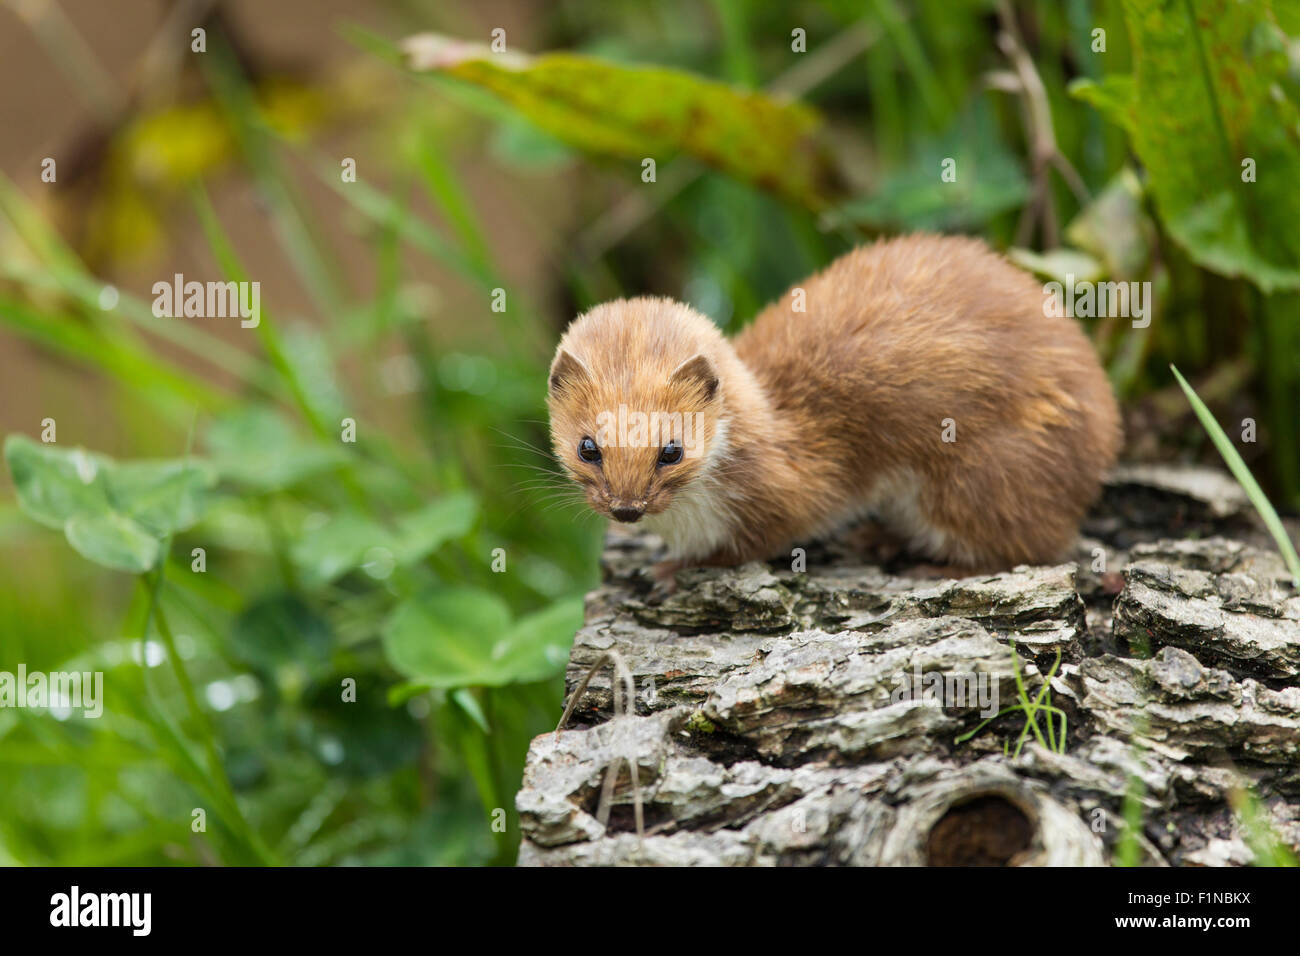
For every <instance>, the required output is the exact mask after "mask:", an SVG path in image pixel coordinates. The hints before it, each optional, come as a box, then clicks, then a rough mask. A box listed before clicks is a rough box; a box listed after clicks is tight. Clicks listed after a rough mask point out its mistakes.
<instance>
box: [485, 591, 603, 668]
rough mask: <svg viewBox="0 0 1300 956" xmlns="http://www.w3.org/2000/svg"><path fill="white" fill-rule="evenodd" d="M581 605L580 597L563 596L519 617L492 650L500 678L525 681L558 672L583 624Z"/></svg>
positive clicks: (566, 660) (566, 659) (565, 661)
mask: <svg viewBox="0 0 1300 956" xmlns="http://www.w3.org/2000/svg"><path fill="white" fill-rule="evenodd" d="M582 606H583V602H582V598H581V597H573V598H566V599H564V600H561V601H556V602H555V603H554V604H552V605H550V606H549V607H546V608H543V609H542V610H540V611H537V612H536V613H534V614H529V615H528V616H526V617H523V618H520V619H519V621H517V622H516V623H515V625H514V627H512V628H511V629H510V633H509V634H507V635H506V637H505V639H504V640H502V641H501V642H500V643H499V644H498V645H497V646H496V647H494V648H493V649H492V656H493V658H495V659H496V661H497V663H498V665H499V667H500V672H501V675H502V677H503V678H506V679H508V680H509V681H512V682H513V681H518V682H521V683H527V682H529V681H538V680H545V679H546V678H548V677H554V676H555V675H556V674H559V673H561V672H562V671H563V670H564V665H565V664H566V663H567V662H568V660H569V649H570V648H571V647H572V646H573V635H574V634H576V633H577V631H578V628H580V627H581V626H582Z"/></svg>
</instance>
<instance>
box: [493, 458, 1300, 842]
mask: <svg viewBox="0 0 1300 956" xmlns="http://www.w3.org/2000/svg"><path fill="white" fill-rule="evenodd" d="M1099 556H1101V557H1099ZM658 557H659V555H658V554H657V553H656V542H654V541H653V539H643V538H635V537H633V538H613V537H611V539H610V542H609V544H608V547H607V550H606V553H605V556H604V561H603V564H604V578H605V579H604V583H603V584H602V586H601V587H600V588H599V589H598V590H596V591H594V592H593V593H592V594H590V595H589V597H588V601H587V613H586V623H585V625H584V626H583V628H582V629H581V630H580V631H579V633H578V635H577V638H576V640H575V642H574V646H573V651H572V655H571V658H570V661H569V666H568V671H567V674H566V683H567V687H566V690H567V692H568V693H572V691H573V689H574V688H575V687H576V686H577V685H578V682H579V681H580V680H581V679H582V677H583V676H584V675H585V674H586V673H587V671H588V670H590V669H591V667H592V665H593V664H594V663H596V662H597V661H598V660H600V659H601V658H602V656H604V655H607V654H608V653H609V652H615V653H616V654H617V656H619V657H621V659H622V660H623V661H624V662H625V663H626V665H627V667H628V668H629V669H630V671H631V674H632V677H633V681H634V683H635V687H636V694H635V704H634V711H635V712H634V713H629V714H620V715H615V714H614V713H613V703H614V701H613V693H612V681H613V678H614V672H613V669H612V668H609V667H605V668H603V669H601V670H599V671H597V672H596V673H595V674H594V675H592V677H591V680H590V683H589V684H588V686H587V687H586V689H585V691H584V692H583V694H582V696H581V698H580V699H579V700H578V701H577V702H576V710H575V716H574V718H573V720H572V721H570V724H571V726H570V727H569V728H566V729H565V730H563V731H561V732H560V733H559V734H558V735H553V734H545V735H542V736H540V737H537V738H536V739H535V740H534V741H533V742H532V746H531V747H530V749H529V753H528V758H527V764H526V768H525V771H524V780H523V788H522V790H521V791H520V793H519V794H518V797H517V798H516V806H517V809H518V811H519V814H520V819H521V824H522V828H523V833H524V839H523V844H522V847H521V850H520V857H519V859H520V863H521V864H523V865H607V864H660V865H675V864H701V865H791V864H793V865H818V864H847V865H872V866H875V865H947V864H986V865H1021V864H1023V865H1087V866H1099V865H1111V864H1113V863H1115V862H1117V861H1119V860H1127V861H1130V862H1137V863H1141V864H1144V865H1211V866H1214V865H1240V864H1246V863H1250V862H1252V861H1254V860H1256V858H1257V856H1258V858H1259V859H1260V861H1263V860H1264V859H1265V858H1266V854H1268V853H1269V852H1276V851H1277V848H1278V847H1279V846H1280V847H1284V848H1289V849H1290V851H1291V852H1294V851H1295V850H1296V848H1297V847H1298V846H1300V595H1298V594H1297V592H1296V590H1295V588H1294V587H1293V586H1292V584H1291V582H1290V577H1289V575H1288V574H1287V573H1286V569H1285V567H1284V566H1283V564H1282V561H1281V559H1280V558H1279V557H1278V556H1277V555H1276V553H1275V552H1274V551H1273V550H1272V548H1271V543H1270V540H1269V539H1268V538H1267V536H1266V535H1264V534H1263V532H1262V531H1260V530H1259V528H1258V527H1257V526H1256V523H1255V520H1254V518H1253V512H1251V509H1250V506H1249V504H1248V502H1247V501H1246V500H1245V497H1244V496H1243V495H1242V494H1241V492H1240V489H1239V488H1238V487H1237V486H1236V485H1235V484H1234V483H1232V481H1231V480H1230V479H1228V478H1227V477H1226V476H1224V475H1222V474H1221V473H1219V472H1215V471H1211V470H1207V469H1196V468H1185V467H1171V466H1145V467H1135V468H1125V469H1121V470H1119V471H1118V472H1117V473H1116V474H1115V475H1114V477H1113V478H1112V479H1111V480H1110V481H1109V483H1108V485H1107V488H1106V493H1105V496H1104V499H1103V501H1102V503H1101V504H1100V505H1099V506H1098V507H1097V508H1096V509H1095V511H1094V513H1093V515H1091V516H1090V518H1089V520H1088V522H1087V524H1086V525H1085V529H1084V535H1083V536H1082V537H1081V539H1080V542H1079V544H1078V547H1077V554H1076V555H1075V560H1074V561H1073V562H1071V563H1068V564H1063V565H1059V566H1056V567H1021V568H1017V569H1015V570H1013V571H1010V572H1007V573H1004V574H998V575H990V576H981V577H971V578H965V579H963V580H926V579H918V578H915V577H909V576H908V575H907V573H906V571H907V569H906V567H905V566H900V567H887V568H881V567H878V566H873V565H865V564H862V563H861V559H859V558H855V557H854V556H853V554H852V549H851V546H850V544H849V543H848V541H847V540H838V541H830V542H823V543H820V544H818V545H815V546H811V547H810V548H809V549H808V553H807V570H804V571H800V570H792V568H791V563H789V562H786V563H784V564H783V563H780V562H772V563H769V564H758V563H755V564H749V565H745V566H743V567H739V568H721V569H719V568H710V569H695V570H690V571H686V572H682V573H681V574H680V575H679V586H678V588H677V590H676V592H675V593H673V594H671V595H670V596H668V597H666V598H663V599H660V598H659V597H658V596H657V595H656V593H655V592H654V591H652V588H651V580H650V578H649V576H648V569H649V568H650V566H651V565H652V563H653V562H654V561H655V560H656V559H657V558H658ZM1013 646H1014V650H1013ZM1058 654H1059V663H1057V660H1058ZM1049 674H1050V675H1051V680H1050V687H1049V693H1050V697H1049V696H1046V695H1045V696H1043V697H1042V698H1040V697H1039V695H1040V691H1041V690H1042V688H1043V681H1044V677H1045V675H1049ZM981 692H982V694H983V696H981ZM1049 700H1050V706H1051V707H1052V708H1053V711H1052V712H1051V713H1050V714H1049V713H1048V712H1046V711H1044V710H1042V709H1039V710H1037V711H1036V712H1035V714H1034V728H1031V727H1029V726H1028V723H1029V721H1028V718H1027V713H1026V709H1025V707H1023V706H1021V707H1020V708H1019V709H1013V710H1011V711H1010V712H1004V713H1003V714H1002V716H999V717H996V718H995V719H993V720H992V721H991V722H989V723H988V724H987V725H985V726H983V728H982V729H979V730H978V732H976V733H974V734H973V735H972V734H971V732H972V731H975V730H976V729H977V728H978V727H979V725H980V724H981V721H983V720H984V719H985V717H987V716H989V715H990V714H991V713H994V712H996V711H997V710H1003V709H1005V708H1012V707H1015V705H1017V704H1021V705H1023V704H1024V703H1026V702H1027V703H1029V704H1031V705H1032V704H1034V703H1043V704H1046V703H1048V702H1049ZM625 709H627V708H625ZM1049 717H1050V721H1049ZM1035 728H1036V732H1035ZM1039 735H1041V736H1042V738H1043V740H1042V742H1040V741H1039V739H1038V738H1039ZM963 738H964V739H963ZM1017 751H1018V753H1017ZM630 765H635V766H636V768H637V774H638V778H637V779H638V782H639V788H638V789H639V792H640V796H641V798H642V800H643V802H644V835H643V836H641V837H638V835H637V833H636V826H635V815H634V809H633V803H634V794H633V787H632V779H631V775H630V773H629V769H628V768H629V766H630ZM611 767H613V768H614V770H613V774H615V775H614V776H611ZM607 778H608V779H609V781H610V783H612V785H613V789H612V797H611V799H610V800H609V803H610V808H609V811H608V819H607V821H606V822H605V823H603V824H602V823H601V822H600V820H599V819H598V817H599V815H600V809H599V806H600V803H601V791H602V787H604V786H606V780H607ZM1126 816H1127V819H1128V820H1131V821H1133V823H1134V824H1135V825H1134V826H1129V825H1128V824H1127V823H1126ZM1283 852H1285V851H1283Z"/></svg>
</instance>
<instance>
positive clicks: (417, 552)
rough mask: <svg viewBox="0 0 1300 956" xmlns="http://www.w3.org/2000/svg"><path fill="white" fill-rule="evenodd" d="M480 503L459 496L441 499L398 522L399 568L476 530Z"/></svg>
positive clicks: (397, 552)
mask: <svg viewBox="0 0 1300 956" xmlns="http://www.w3.org/2000/svg"><path fill="white" fill-rule="evenodd" d="M477 516H478V499H476V498H475V497H474V496H473V495H471V494H468V493H465V492H459V493H457V494H452V495H447V496H445V497H442V498H439V499H438V500H437V501H434V502H433V503H432V504H429V505H426V506H425V507H423V508H421V509H420V510H418V511H413V512H411V513H410V514H408V515H406V516H405V517H403V518H402V519H401V520H400V521H399V522H398V530H397V540H396V554H395V555H394V556H395V558H396V559H397V563H398V564H411V563H413V562H415V561H419V560H420V559H421V558H423V557H425V556H426V555H428V554H431V553H432V552H433V551H435V550H437V548H438V546H439V545H441V544H442V543H443V542H445V541H450V540H451V539H453V538H459V537H460V536H461V535H463V534H465V533H466V532H467V531H469V529H470V528H472V527H473V526H474V519H475V518H476V517H477Z"/></svg>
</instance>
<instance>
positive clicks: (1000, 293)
mask: <svg viewBox="0 0 1300 956" xmlns="http://www.w3.org/2000/svg"><path fill="white" fill-rule="evenodd" d="M799 288H802V289H803V292H804V294H803V298H804V302H805V305H806V312H795V311H793V305H794V304H795V301H796V299H795V291H796V290H797V289H799ZM1044 301H1045V298H1044V292H1043V288H1042V286H1041V285H1040V284H1039V283H1038V282H1037V281H1036V280H1035V279H1034V278H1033V277H1031V276H1030V275H1029V274H1028V273H1026V272H1024V271H1022V270H1020V269H1018V268H1016V267H1015V266H1013V265H1012V264H1011V263H1009V262H1008V261H1007V260H1006V259H1004V258H1003V257H1002V256H1000V255H998V254H996V253H994V252H993V251H992V250H990V249H989V248H988V247H987V246H986V245H985V244H984V243H983V242H980V241H978V240H975V239H969V238H963V237H942V236H931V235H915V236H907V237H903V238H900V239H893V240H888V241H883V242H878V243H875V244H874V245H871V246H865V247H861V248H858V249H854V250H853V251H851V252H849V253H847V254H845V255H844V256H842V257H840V258H839V259H837V260H835V262H833V263H831V265H829V266H828V267H827V268H826V269H824V270H823V271H822V272H820V273H818V274H817V275H815V276H813V277H812V278H810V279H808V280H806V281H805V282H803V283H802V284H801V285H800V286H797V287H795V289H792V290H791V291H790V292H787V293H786V294H785V295H784V296H782V298H781V299H780V300H779V301H777V302H776V303H774V304H772V305H771V306H769V307H768V308H766V309H764V310H763V311H762V312H761V313H760V314H759V315H758V316H757V317H756V318H755V320H754V322H753V323H752V324H751V325H750V326H749V327H748V328H746V329H745V330H744V331H743V332H741V333H740V334H739V335H738V336H737V337H736V339H735V340H734V345H735V348H736V351H737V353H738V354H739V356H740V357H741V359H742V360H743V361H744V362H745V364H746V365H748V366H749V367H750V369H751V370H752V371H753V373H754V375H755V376H756V377H757V378H758V380H759V381H760V382H761V383H762V385H763V386H764V387H765V389H766V391H767V393H768V395H769V397H770V398H771V400H772V402H773V404H774V405H775V406H776V407H777V408H779V409H781V410H782V411H783V412H784V413H786V414H787V415H788V416H789V417H790V418H791V419H792V420H794V421H797V422H799V423H800V428H801V429H802V430H803V432H804V433H805V434H808V435H815V436H817V438H818V441H817V445H818V446H819V447H826V445H824V444H823V443H829V446H830V449H829V450H830V455H829V456H828V458H829V457H833V458H835V459H838V460H840V461H845V462H848V463H849V464H850V467H851V468H852V469H853V470H854V472H855V473H858V474H863V475H868V474H874V473H875V471H876V470H877V464H876V463H877V462H880V461H889V462H892V463H894V464H895V465H898V466H902V467H903V468H904V469H906V470H907V471H910V472H911V473H912V474H914V475H915V476H916V477H917V478H918V479H925V480H928V481H927V483H928V485H929V487H930V488H931V489H932V492H930V493H932V494H935V495H938V494H940V493H943V489H951V488H956V487H960V486H961V485H962V484H963V483H965V482H967V481H970V480H971V479H973V478H974V477H975V476H976V475H978V476H979V481H978V482H973V484H976V485H978V486H979V487H982V488H984V489H986V490H987V489H990V488H999V489H1005V490H1006V494H1005V496H1001V497H1005V500H1000V499H999V500H993V499H992V498H989V500H987V502H986V503H983V504H979V505H977V504H976V503H975V502H973V501H970V502H964V503H963V504H962V505H961V507H964V508H975V507H977V506H978V507H981V508H986V509H989V517H990V518H994V517H997V516H998V512H1000V511H1004V512H1005V515H1006V518H1007V520H1008V521H1010V520H1011V517H1012V516H1013V515H1014V514H1015V513H1016V509H1017V508H1022V507H1023V506H1025V505H1026V504H1027V502H1026V501H1025V500H1024V498H1023V497H1020V500H1019V501H1017V498H1018V496H1032V495H1033V494H1034V493H1036V492H1038V491H1042V492H1043V493H1044V494H1045V495H1051V496H1056V498H1055V499H1054V500H1059V501H1064V502H1069V504H1068V505H1066V506H1065V507H1064V508H1063V509H1062V510H1063V511H1064V512H1067V513H1077V514H1081V513H1082V510H1083V509H1084V508H1086V506H1087V504H1088V503H1089V502H1090V501H1091V500H1092V499H1093V498H1094V497H1095V494H1096V491H1097V489H1098V487H1099V482H1100V477H1101V474H1102V473H1103V472H1104V471H1105V470H1106V469H1107V468H1108V467H1110V465H1111V464H1112V463H1113V461H1114V459H1115V456H1116V454H1117V453H1118V450H1119V441H1120V430H1119V413H1118V409H1117V408H1116V405H1115V399H1114V396H1113V394H1112V392H1111V388H1110V383H1109V381H1108V380H1107V378H1106V375H1105V373H1104V372H1103V371H1102V369H1101V367H1100V365H1099V363H1098V361H1097V358H1096V355H1095V353H1094V352H1093V349H1092V344H1091V342H1089V340H1088V338H1087V337H1086V336H1085V335H1084V334H1083V332H1082V330H1081V329H1080V328H1079V326H1078V324H1077V323H1076V322H1075V320H1074V319H1072V318H1069V317H1065V316H1053V315H1046V314H1044V309H1043V304H1044ZM948 421H951V422H952V423H954V425H955V433H954V437H955V441H951V442H950V443H948V442H945V443H944V444H940V436H941V432H942V430H943V427H944V423H945V422H948ZM1048 485H1050V486H1052V490H1051V491H1050V492H1049V491H1048V490H1047V488H1046V487H1045V486H1048ZM986 497H987V496H986ZM1043 504H1044V511H1045V510H1047V507H1048V506H1049V505H1050V504H1052V502H1049V501H1047V500H1046V499H1045V501H1044V502H1043ZM1057 507H1060V506H1059V504H1058V505H1057ZM1071 517H1074V515H1073V514H1072V515H1071ZM1064 526H1065V525H1064V523H1063V524H1062V527H1063V528H1064ZM1062 533H1063V532H1062ZM1050 537H1052V538H1053V539H1055V538H1058V537H1060V534H1054V535H1051V536H1050ZM1037 550H1038V551H1041V552H1042V553H1046V552H1047V551H1048V550H1049V547H1048V546H1047V545H1043V546H1042V547H1041V548H1038V549H1037Z"/></svg>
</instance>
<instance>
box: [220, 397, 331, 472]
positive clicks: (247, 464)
mask: <svg viewBox="0 0 1300 956" xmlns="http://www.w3.org/2000/svg"><path fill="white" fill-rule="evenodd" d="M206 445H207V448H208V451H209V454H210V456H211V459H212V463H213V464H214V465H215V466H216V468H217V470H218V472H220V474H221V476H222V477H223V478H228V479H230V480H231V481H234V482H237V483H238V484H241V485H244V486H246V487H248V488H251V489H253V490H255V491H263V492H265V491H278V490H281V489H284V488H288V487H290V486H292V485H295V484H297V483H298V482H299V481H302V480H303V479H304V478H309V477H311V476H312V475H315V474H318V473H320V472H322V471H328V470H330V469H332V468H337V467H338V466H339V465H340V464H342V463H343V461H344V460H345V459H346V457H347V456H346V455H344V453H343V451H342V450H341V449H339V448H335V447H332V446H330V445H325V444H321V443H318V442H311V441H304V440H303V439H302V438H300V437H299V435H298V432H297V430H296V429H295V428H294V427H293V425H292V424H290V423H289V422H288V421H286V420H285V419H284V418H282V417H281V416H280V415H278V414H276V413H275V412H274V411H272V410H270V409H268V408H262V407H257V406H253V407H248V408H241V409H239V410H237V411H235V412H232V413H231V414H229V415H226V416H223V417H221V418H219V419H217V420H216V421H215V422H213V423H212V425H211V427H210V428H209V429H208V431H207V436H206Z"/></svg>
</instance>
